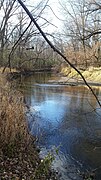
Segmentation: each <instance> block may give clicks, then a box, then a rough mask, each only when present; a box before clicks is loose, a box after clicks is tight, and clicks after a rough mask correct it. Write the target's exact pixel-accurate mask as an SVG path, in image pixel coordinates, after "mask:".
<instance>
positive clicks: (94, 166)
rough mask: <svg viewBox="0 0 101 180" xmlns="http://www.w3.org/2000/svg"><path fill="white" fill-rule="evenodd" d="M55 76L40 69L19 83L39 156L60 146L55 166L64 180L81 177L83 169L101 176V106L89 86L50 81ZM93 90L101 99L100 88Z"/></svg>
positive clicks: (100, 178) (99, 179) (54, 150)
mask: <svg viewBox="0 0 101 180" xmlns="http://www.w3.org/2000/svg"><path fill="white" fill-rule="evenodd" d="M55 78H56V77H53V76H51V74H44V73H43V74H42V73H39V74H35V75H34V76H30V77H27V78H24V79H22V82H21V84H20V87H19V88H20V90H22V91H23V94H24V96H25V101H26V103H27V105H28V106H29V112H28V113H27V116H28V125H29V130H30V132H31V134H33V135H36V137H37V145H38V146H39V147H40V149H41V152H40V156H42V157H43V156H44V155H46V154H47V152H48V151H51V152H53V153H54V154H55V152H56V151H57V150H58V154H57V155H56V158H55V161H54V162H53V168H54V169H55V170H57V171H58V172H59V175H60V178H59V179H61V180H70V179H77V180H79V179H82V177H81V176H80V172H81V174H82V173H83V172H84V173H85V172H86V173H89V174H90V173H92V171H93V172H94V174H95V175H96V179H97V180H101V109H100V108H99V106H98V104H97V102H96V100H95V99H94V97H93V95H92V94H91V92H90V91H89V90H88V89H87V88H86V87H84V86H65V85H54V84H49V83H48V80H51V79H55ZM94 91H95V92H96V94H97V96H98V97H99V99H100V100H101V91H100V90H99V89H97V88H94Z"/></svg>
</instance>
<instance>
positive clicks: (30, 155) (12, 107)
mask: <svg viewBox="0 0 101 180" xmlns="http://www.w3.org/2000/svg"><path fill="white" fill-rule="evenodd" d="M6 76H7V74H3V75H2V74H1V73H0V90H1V91H0V99H1V104H0V105H1V106H0V107H1V109H0V124H1V125H0V177H1V178H2V179H13V178H14V179H24V180H30V179H33V180H36V179H40V180H41V179H42V180H46V179H47V180H49V179H50V178H51V179H52V180H57V174H56V173H55V172H54V171H52V170H51V166H50V165H51V162H52V156H48V155H46V157H45V158H44V159H41V158H40V157H39V149H37V147H36V145H35V141H36V139H35V137H33V136H32V135H31V134H30V133H29V131H28V124H27V120H26V105H25V104H24V97H23V94H22V93H20V92H19V91H16V89H15V88H13V89H12V88H11V87H10V86H11V85H10V82H8V80H7V79H6ZM12 83H13V82H12Z"/></svg>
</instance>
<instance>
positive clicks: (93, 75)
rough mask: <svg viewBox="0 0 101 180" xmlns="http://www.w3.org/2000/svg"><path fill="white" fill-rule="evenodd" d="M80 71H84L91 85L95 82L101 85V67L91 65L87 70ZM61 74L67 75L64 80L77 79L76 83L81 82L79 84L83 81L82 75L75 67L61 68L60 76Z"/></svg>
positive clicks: (83, 73)
mask: <svg viewBox="0 0 101 180" xmlns="http://www.w3.org/2000/svg"><path fill="white" fill-rule="evenodd" d="M80 72H81V73H82V75H83V76H84V78H85V79H86V81H87V82H88V83H90V84H91V85H93V84H95V85H96V84H97V85H99V86H100V85H101V67H99V68H96V67H89V68H88V69H86V70H85V71H83V70H80ZM61 75H63V76H65V78H64V81H67V82H70V81H71V82H72V81H75V83H79V84H80V83H81V84H82V83H83V80H82V78H81V76H80V75H79V74H78V73H77V72H76V71H75V70H74V69H72V68H70V67H63V68H61V71H60V76H61Z"/></svg>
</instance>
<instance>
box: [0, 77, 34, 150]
mask: <svg viewBox="0 0 101 180" xmlns="http://www.w3.org/2000/svg"><path fill="white" fill-rule="evenodd" d="M0 75H1V74H0ZM29 141H30V135H29V133H28V128H27V122H26V117H25V105H24V100H23V95H22V94H21V93H20V92H18V91H16V90H14V89H13V90H12V89H11V88H10V83H9V82H7V81H6V79H5V77H4V75H1V76H0V150H1V151H2V153H5V152H6V153H7V151H8V153H9V149H11V152H13V150H14V151H15V149H16V150H17V149H19V148H22V147H23V148H24V149H25V148H26V147H27V145H28V144H29Z"/></svg>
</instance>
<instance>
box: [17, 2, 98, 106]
mask: <svg viewBox="0 0 101 180" xmlns="http://www.w3.org/2000/svg"><path fill="white" fill-rule="evenodd" d="M18 2H19V3H20V5H21V6H22V8H23V9H24V10H25V11H26V13H27V14H28V16H29V18H30V19H31V21H32V22H33V23H34V24H35V26H36V27H37V29H38V30H39V32H40V33H41V35H42V36H43V37H44V39H45V40H46V42H47V43H48V44H49V45H50V47H51V48H52V49H53V50H54V51H55V52H57V53H58V54H59V55H60V56H61V57H62V58H63V59H64V60H65V61H66V62H67V63H68V64H69V65H70V66H71V67H72V68H73V69H75V71H77V72H78V74H79V75H80V76H81V78H82V79H83V81H84V82H85V84H86V85H87V87H88V88H89V89H90V90H91V92H92V94H93V95H94V97H95V98H96V100H97V102H98V104H99V106H100V107H101V103H100V101H99V99H98V97H97V96H96V94H95V93H94V91H93V89H92V88H91V87H90V85H89V84H88V83H87V81H86V79H85V78H84V77H83V75H82V74H81V72H80V71H79V70H78V69H77V68H76V67H75V66H74V65H73V64H72V63H71V62H70V61H69V60H68V59H67V58H66V57H65V56H64V55H63V54H62V53H61V52H60V51H59V50H58V49H57V48H56V47H55V46H54V45H53V44H52V43H51V42H50V40H49V39H48V38H47V37H46V35H45V33H44V32H43V31H42V29H41V28H40V26H39V25H38V23H37V22H36V20H35V19H34V17H33V16H32V14H31V13H30V11H29V10H28V8H27V7H26V6H25V5H24V3H23V2H22V1H21V0H18Z"/></svg>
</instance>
